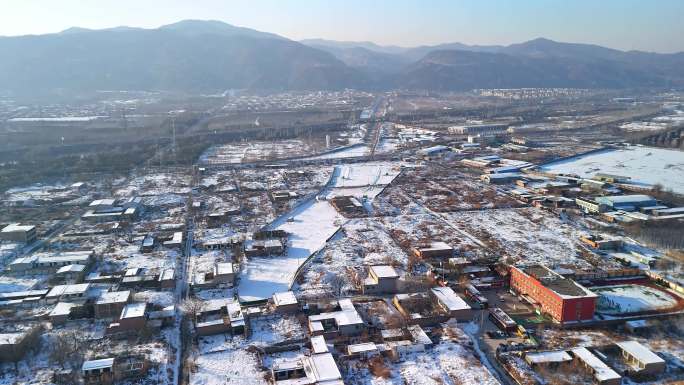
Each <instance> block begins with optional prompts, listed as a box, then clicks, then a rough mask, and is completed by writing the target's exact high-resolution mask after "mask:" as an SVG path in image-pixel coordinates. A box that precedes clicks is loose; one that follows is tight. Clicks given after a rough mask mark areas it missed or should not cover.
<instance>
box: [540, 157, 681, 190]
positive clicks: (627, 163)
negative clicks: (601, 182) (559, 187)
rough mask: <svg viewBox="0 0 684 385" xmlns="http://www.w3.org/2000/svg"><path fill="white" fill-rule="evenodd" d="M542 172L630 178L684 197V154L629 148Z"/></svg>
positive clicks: (561, 163) (562, 163)
mask: <svg viewBox="0 0 684 385" xmlns="http://www.w3.org/2000/svg"><path fill="white" fill-rule="evenodd" d="M542 170H544V171H548V172H553V173H572V174H578V175H580V176H583V177H591V176H593V175H595V174H596V173H606V174H617V175H624V176H629V177H631V178H632V180H633V181H634V182H637V183H644V184H649V185H653V184H656V183H659V184H661V185H662V186H663V187H665V189H672V190H673V191H674V192H677V193H680V194H684V177H683V175H684V152H682V151H677V150H666V149H661V148H652V147H637V146H630V147H625V148H621V149H618V150H607V151H603V152H597V153H594V154H589V155H586V156H578V157H575V158H571V159H567V160H562V161H559V162H555V163H550V164H547V165H544V166H543V167H542Z"/></svg>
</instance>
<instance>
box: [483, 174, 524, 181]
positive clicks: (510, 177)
mask: <svg viewBox="0 0 684 385" xmlns="http://www.w3.org/2000/svg"><path fill="white" fill-rule="evenodd" d="M518 179H520V173H518V172H501V173H498V174H482V175H480V180H481V181H483V182H485V183H489V184H506V183H512V182H515V181H516V180H518Z"/></svg>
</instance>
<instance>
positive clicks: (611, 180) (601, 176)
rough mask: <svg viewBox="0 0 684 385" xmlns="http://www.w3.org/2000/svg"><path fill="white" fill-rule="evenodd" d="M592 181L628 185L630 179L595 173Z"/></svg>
mask: <svg viewBox="0 0 684 385" xmlns="http://www.w3.org/2000/svg"><path fill="white" fill-rule="evenodd" d="M592 179H594V180H598V181H601V182H606V183H629V181H630V180H631V179H632V178H630V177H628V176H622V175H615V174H603V173H597V174H595V175H594V176H593V178H592Z"/></svg>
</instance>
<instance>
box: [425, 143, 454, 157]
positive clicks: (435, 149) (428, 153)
mask: <svg viewBox="0 0 684 385" xmlns="http://www.w3.org/2000/svg"><path fill="white" fill-rule="evenodd" d="M449 151H451V149H450V148H449V147H447V146H443V145H438V146H432V147H428V148H423V149H421V150H418V151H416V154H417V155H418V156H420V157H421V158H424V159H433V158H436V157H438V156H440V155H443V154H445V153H447V152H449Z"/></svg>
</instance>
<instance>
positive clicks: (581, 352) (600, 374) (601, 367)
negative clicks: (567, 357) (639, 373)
mask: <svg viewBox="0 0 684 385" xmlns="http://www.w3.org/2000/svg"><path fill="white" fill-rule="evenodd" d="M570 352H571V353H572V355H573V357H575V358H576V359H577V360H578V361H579V362H581V363H582V364H583V365H584V366H585V367H586V368H587V369H588V370H589V371H590V372H591V374H592V375H593V376H594V381H595V382H596V383H597V384H598V385H620V384H621V383H622V377H621V376H620V375H619V374H617V373H616V372H615V371H614V370H613V369H611V368H610V367H609V366H608V365H606V364H605V363H604V362H603V361H601V360H600V359H599V358H598V357H596V356H595V355H594V353H592V352H590V351H589V349H587V348H576V349H572V350H571V351H570Z"/></svg>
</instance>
